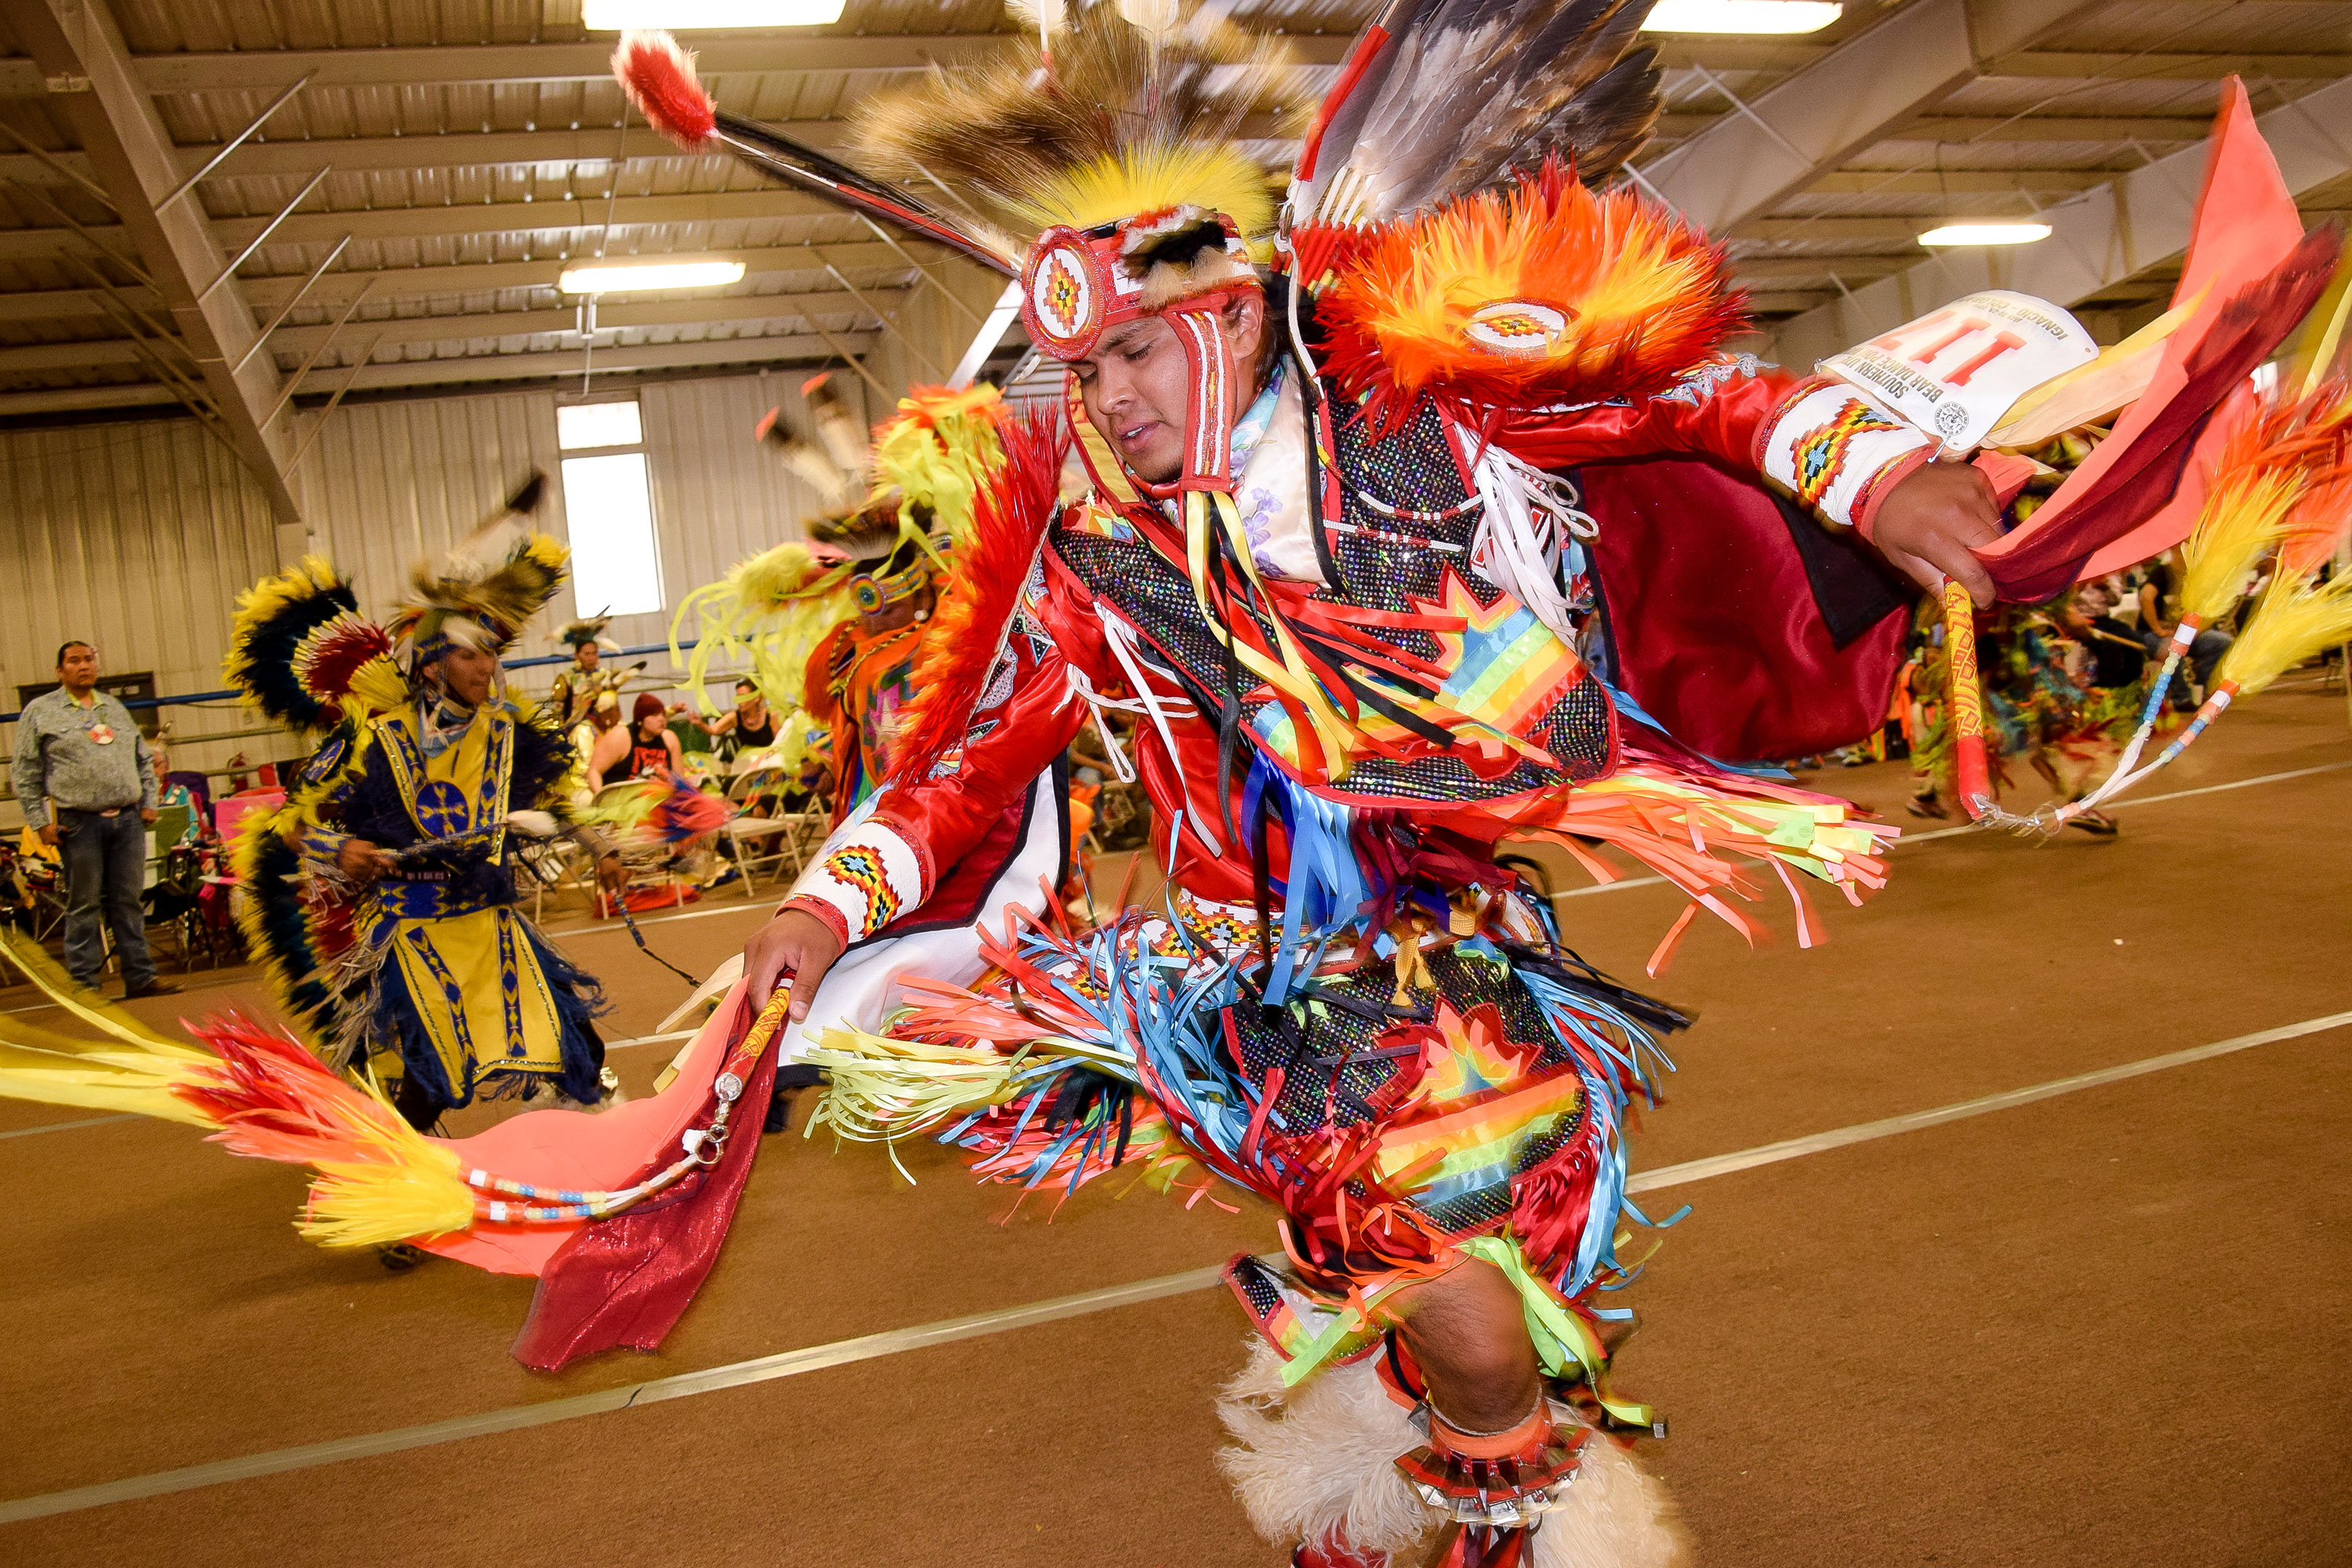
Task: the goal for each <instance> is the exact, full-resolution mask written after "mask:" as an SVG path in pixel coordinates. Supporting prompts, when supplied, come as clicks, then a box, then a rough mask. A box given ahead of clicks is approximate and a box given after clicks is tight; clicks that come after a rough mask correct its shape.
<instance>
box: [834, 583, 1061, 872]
mask: <svg viewBox="0 0 2352 1568" xmlns="http://www.w3.org/2000/svg"><path fill="white" fill-rule="evenodd" d="M1011 646H1012V648H1013V653H1014V669H1013V692H1012V695H1011V696H1009V697H1007V698H1005V699H1004V700H1003V701H1002V702H1000V703H997V704H995V705H993V706H992V707H988V708H984V709H982V710H978V711H976V712H974V713H973V715H972V718H971V728H970V730H968V731H966V735H965V740H964V744H963V751H962V753H961V757H953V758H950V761H951V762H952V763H953V764H954V765H953V766H952V768H950V770H949V771H946V772H942V773H934V774H933V775H932V776H931V777H929V778H927V779H922V780H919V781H917V782H915V783H912V784H893V785H891V786H890V787H889V788H887V789H886V790H884V791H883V792H882V798H881V800H880V802H879V803H878V804H877V805H876V806H875V809H874V816H875V817H876V819H877V820H879V821H881V822H885V823H887V824H888V825H889V826H892V827H894V828H896V829H898V833H899V834H900V836H901V837H904V838H905V839H906V840H907V841H908V843H909V844H910V845H912V846H913V847H915V851H916V854H917V855H918V856H919V858H920V859H921V861H922V864H923V886H924V888H925V889H926V891H928V890H929V889H933V888H936V887H937V886H938V885H939V882H940V878H941V877H942V876H943V875H944V874H945V873H946V872H947V871H948V870H950V868H953V867H954V866H955V865H956V863H957V862H958V861H960V860H961V859H962V858H964V856H965V855H966V854H967V853H968V852H970V851H971V848H972V847H973V846H975V845H977V844H978V843H979V842H980V841H981V840H982V838H984V837H987V836H988V834H989V833H990V831H991V830H992V829H993V828H994V827H995V826H996V825H997V824H998V823H999V822H1001V821H1003V818H1004V816H1005V815H1006V814H1007V813H1008V812H1014V813H1017V812H1018V811H1019V810H1020V809H1021V805H1022V802H1023V801H1024V799H1025V798H1026V796H1027V795H1028V793H1029V786H1030V785H1031V784H1034V783H1035V782H1036V779H1037V775H1038V774H1039V773H1044V772H1045V770H1046V769H1048V768H1050V767H1052V766H1053V765H1054V760H1055V758H1056V757H1059V756H1060V755H1061V754H1062V753H1063V752H1065V751H1067V750H1068V749H1069V744H1070V742H1071V741H1072V740H1074V739H1076V736H1077V732H1078V726H1079V724H1080V723H1081V722H1082V721H1084V720H1085V718H1086V715H1087V706H1086V704H1085V703H1084V702H1081V701H1079V700H1077V698H1076V697H1075V696H1073V695H1072V694H1071V690H1070V682H1069V677H1068V674H1067V669H1066V663H1065V661H1064V659H1063V657H1062V654H1061V651H1060V650H1059V649H1058V648H1055V647H1052V646H1051V645H1048V646H1047V647H1046V648H1045V650H1044V652H1043V655H1042V657H1041V656H1040V652H1039V650H1038V648H1037V647H1035V646H1034V644H1032V643H1031V641H1030V640H1029V638H1028V637H1026V636H1025V635H1024V633H1023V632H1021V631H1019V630H1017V629H1016V630H1015V631H1014V632H1013V641H1012V644H1011ZM943 765H945V764H943Z"/></svg>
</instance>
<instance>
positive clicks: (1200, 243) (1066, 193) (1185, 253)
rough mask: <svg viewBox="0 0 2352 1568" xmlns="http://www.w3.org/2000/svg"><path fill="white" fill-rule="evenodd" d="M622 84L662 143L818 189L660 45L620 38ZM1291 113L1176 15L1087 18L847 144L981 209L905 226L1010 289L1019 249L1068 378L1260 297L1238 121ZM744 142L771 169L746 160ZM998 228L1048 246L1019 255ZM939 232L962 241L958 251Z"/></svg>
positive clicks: (835, 179) (868, 117)
mask: <svg viewBox="0 0 2352 1568" xmlns="http://www.w3.org/2000/svg"><path fill="white" fill-rule="evenodd" d="M1130 16H1135V17H1138V18H1140V25H1139V22H1138V21H1137V20H1130V19H1129V17H1130ZM614 71H615V73H616V74H617V75H619V77H620V78H621V80H622V83H623V85H624V86H625V87H626V88H627V89H628V90H629V93H630V96H631V98H632V100H634V101H635V103H636V104H637V106H638V107H639V108H640V109H642V110H644V111H645V114H646V118H647V119H648V120H649V121H652V122H653V124H654V125H655V127H656V129H658V130H661V131H663V132H667V134H669V135H670V136H672V137H673V138H674V139H676V140H677V141H679V142H682V143H684V144H685V145H687V146H689V147H696V148H700V147H705V146H708V145H710V144H712V143H713V142H717V143H719V144H720V145H724V146H726V147H728V148H729V149H730V150H732V151H735V152H736V153H739V155H741V156H743V157H745V158H746V160H747V161H749V162H751V163H755V164H757V165H758V166H760V167H761V168H763V169H766V170H768V171H769V172H771V173H773V174H778V175H779V176H780V177H782V178H784V179H787V180H790V181H793V183H795V184H803V185H809V184H811V181H810V179H809V178H808V168H809V166H810V165H811V163H812V160H814V159H818V158H821V157H822V155H821V154H815V153H810V152H809V150H807V149H804V148H797V147H793V149H792V153H791V157H790V160H789V161H790V162H791V163H793V167H792V168H780V167H778V166H777V165H776V163H775V162H774V159H773V157H772V155H771V154H772V150H773V148H774V146H775V145H776V144H777V143H778V142H782V138H779V137H777V136H776V135H775V133H774V132H768V131H766V130H764V128H758V127H753V126H751V124H750V122H748V121H737V120H735V119H734V117H731V116H729V115H727V114H725V113H724V112H723V111H721V110H717V109H716V108H715V106H713V105H712V104H711V103H710V100H709V98H708V97H707V95H705V94H704V93H703V92H702V90H701V89H700V87H699V85H698V83H697V82H696V81H695V80H694V78H693V73H692V66H691V63H690V62H689V61H688V60H687V59H686V58H685V57H683V56H682V55H680V54H679V53H678V52H677V49H676V47H675V46H672V45H670V44H668V42H667V39H663V38H659V37H657V36H652V35H642V34H631V35H626V36H625V37H624V38H623V40H622V45H621V49H620V52H619V53H618V54H616V55H615V56H614ZM1285 95H1287V96H1290V97H1293V98H1295V97H1296V96H1297V84H1296V80H1295V78H1294V75H1293V73H1291V72H1290V71H1289V69H1288V68H1286V67H1285V66H1283V65H1282V64H1281V63H1280V54H1279V46H1278V45H1277V44H1276V43H1274V42H1273V41H1271V40H1258V39H1253V38H1251V37H1248V36H1247V35H1245V34H1243V33H1242V32H1240V31H1239V30H1237V29H1235V28H1234V27H1232V26H1228V25H1227V24H1225V23H1223V22H1222V21H1218V20H1215V19H1213V18H1212V17H1209V16H1205V15H1202V14H1200V13H1197V12H1189V13H1188V12H1186V11H1184V10H1181V9H1180V8H1179V7H1178V6H1176V5H1172V4H1171V5H1164V6H1163V7H1150V6H1147V5H1143V4H1141V3H1140V0H1124V4H1121V3H1118V0H1080V3H1079V4H1077V5H1075V6H1073V7H1071V8H1070V9H1069V11H1068V13H1067V26H1066V27H1064V28H1062V29H1061V30H1060V31H1057V32H1053V33H1052V34H1051V36H1050V38H1049V39H1047V40H1045V47H1040V45H1039V44H1038V43H1032V42H1026V41H1024V43H1021V44H1013V43H1011V42H1009V41H1008V43H1007V46H1006V47H1005V49H1004V50H1003V53H1002V54H1001V55H1000V56H999V57H997V58H994V59H992V60H987V61H983V62H981V63H979V64H977V65H972V66H966V67H962V68H959V69H958V70H956V71H955V72H954V73H952V74H950V73H948V72H945V71H941V70H938V69H934V70H933V71H932V72H931V73H930V75H929V77H928V78H927V79H925V80H924V82H923V83H922V84H921V85H920V86H919V87H916V88H913V89H908V90H907V91H904V92H898V93H890V94H884V95H878V96H877V97H876V98H872V99H869V100H866V104H865V105H864V106H862V107H861V109H860V110H859V114H858V122H857V129H856V138H857V142H858V145H859V147H860V149H861V151H863V152H864V153H866V157H867V159H868V161H869V162H870V163H872V164H873V165H874V166H875V167H876V169H877V171H878V172H880V173H882V174H885V175H887V176H891V177H895V178H898V179H900V180H920V181H923V182H925V183H927V184H936V185H939V186H940V188H942V189H943V190H948V191H950V193H952V191H953V189H954V188H955V187H957V186H961V188H962V189H963V190H965V191H968V192H970V193H971V195H972V196H973V197H974V198H976V200H977V201H979V202H980V203H981V204H982V205H984V206H985V207H986V208H988V209H989V210H988V212H987V215H986V216H985V217H984V218H981V219H980V220H979V221H977V222H974V221H970V220H966V221H964V222H962V223H961V224H958V223H957V222H956V221H955V220H951V219H949V218H945V217H943V216H940V215H938V214H935V213H932V212H930V211H929V209H925V210H924V212H923V213H922V215H921V216H922V221H921V222H920V223H915V224H908V226H910V227H913V228H914V229H915V230H916V232H918V233H921V234H925V235H927V236H929V237H933V238H940V239H945V240H947V242H948V243H951V244H956V245H957V246H958V247H959V248H961V249H962V250H964V251H965V252H966V254H980V253H983V252H993V253H994V254H995V255H996V257H997V258H998V259H997V263H996V264H997V265H998V266H999V267H1000V268H1003V269H1004V270H1008V271H1009V270H1011V268H1010V267H1009V266H1008V265H1007V262H1008V261H1009V259H1010V258H1011V257H1013V255H1016V254H1018V253H1019V249H1021V248H1025V249H1026V251H1027V263H1026V265H1025V267H1024V268H1023V269H1022V282H1023V294H1024V299H1023V305H1022V313H1023V316H1024V320H1025V321H1026V322H1027V324H1028V326H1029V329H1030V332H1031V335H1032V336H1033V337H1034V339H1035V340H1036V341H1037V342H1038V343H1039V345H1040V346H1041V347H1043V348H1045V350H1046V352H1048V353H1054V354H1055V355H1057V356H1058V357H1061V358H1064V359H1076V358H1077V357H1079V356H1080V355H1082V354H1083V353H1086V351H1087V349H1088V348H1089V347H1091V346H1092V344H1093V342H1094V340H1095V338H1096V337H1097V336H1098V335H1099V334H1100V333H1101V331H1102V330H1103V329H1104V327H1106V326H1107V325H1110V324H1114V323H1116V322H1117V321H1119V320H1122V319H1125V318H1127V317H1131V316H1134V315H1139V314H1143V313H1147V312H1149V311H1154V310H1163V309H1165V308H1167V307H1168V306H1170V305H1171V304H1173V303H1175V302H1177V301H1178V300H1182V299H1185V298H1188V297H1191V296H1195V295H1199V294H1203V293H1209V292H1213V291H1215V290H1218V289H1223V288H1228V287H1234V286H1255V283H1256V274H1255V270H1254V268H1253V262H1264V261H1265V260H1268V259H1270V258H1271V257H1272V255H1273V247H1272V241H1273V231H1274V202H1273V198H1272V195H1271V194H1270V192H1269V189H1268V185H1267V171H1266V170H1265V168H1264V167H1263V166H1262V165H1261V164H1260V163H1258V162H1257V160H1256V159H1255V158H1254V157H1252V156H1250V154H1249V153H1247V152H1246V151H1245V150H1244V148H1243V147H1241V146H1240V145H1239V144H1238V143H1237V142H1234V140H1233V138H1234V134H1235V132H1237V131H1238V130H1240V129H1241V126H1242V121H1243V120H1244V117H1246V116H1247V115H1249V114H1251V113H1253V112H1255V110H1258V109H1260V108H1261V107H1262V106H1264V105H1265V104H1266V103H1267V102H1269V101H1271V100H1277V99H1280V98H1282V97H1284V96H1285ZM754 132H756V133H757V135H758V137H759V138H761V141H760V147H761V149H765V150H766V151H754V150H753V149H752V148H751V145H750V139H751V136H752V134H753V133H754ZM783 145H785V146H788V147H790V146H791V145H792V144H791V143H789V142H783ZM824 162H826V163H831V162H832V161H831V160H824ZM852 181H855V184H854V185H853V184H852V183H851V182H852ZM822 188H824V189H825V190H826V191H827V192H828V193H829V194H831V195H834V196H835V198H836V199H840V200H843V201H844V202H845V204H846V205H852V206H856V207H858V208H859V209H860V210H865V211H868V212H876V211H878V210H879V209H877V207H876V206H875V205H874V204H875V201H876V199H877V195H878V196H879V198H880V199H882V200H885V201H887V202H890V203H891V204H893V205H897V206H900V207H904V206H906V205H909V204H911V203H912V201H913V198H911V197H909V196H908V195H906V194H905V193H904V192H903V191H902V190H898V189H896V188H894V187H891V186H888V185H887V184H880V183H878V182H877V181H874V180H872V179H868V178H866V177H864V176H860V175H855V174H853V173H852V172H849V171H846V170H843V169H841V168H840V167H839V166H838V165H835V166H834V168H833V169H832V170H831V171H829V172H828V173H827V174H826V176H825V181H824V184H823V186H822ZM959 199H960V198H959ZM883 216H898V215H893V214H889V213H885V214H883ZM898 221H900V222H902V223H905V222H906V221H907V220H906V219H905V218H904V216H898ZM997 225H1002V226H1004V227H1005V228H1007V229H1010V230H1011V231H1013V232H1015V233H1019V234H1021V235H1024V237H1025V236H1038V235H1039V234H1040V231H1041V230H1042V231H1043V234H1042V237H1038V238H1037V239H1035V240H1034V243H1028V244H1026V245H1025V246H1024V247H1014V246H1011V245H1008V244H1006V243H1005V242H1004V241H1003V238H1002V237H1000V235H999V232H998V229H997ZM942 226H946V227H949V228H960V229H961V232H960V233H959V234H957V236H956V237H953V238H950V237H948V236H947V235H946V234H943V233H942V232H941V229H942Z"/></svg>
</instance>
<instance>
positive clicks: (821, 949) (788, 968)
mask: <svg viewBox="0 0 2352 1568" xmlns="http://www.w3.org/2000/svg"><path fill="white" fill-rule="evenodd" d="M840 956H841V939H840V938H839V937H837V936H835V935H834V934H833V928H832V927H831V926H829V925H827V924H825V923H824V921H821V920H819V919H817V918H816V916H814V915H813V914H810V913H808V912H807V911H806V910H778V911H776V918H775V919H774V920H772V921H769V922H768V923H767V924H766V925H763V926H761V928H760V929H759V931H757V932H756V933H754V935H753V936H752V938H751V941H750V942H746V943H744V944H743V983H744V985H745V987H746V991H745V994H747V995H748V996H750V997H751V1002H752V1004H753V1005H755V1006H757V1005H764V1004H765V1003H766V1002H767V1000H768V998H769V997H770V996H772V995H773V994H775V989H776V986H777V984H778V983H779V982H780V981H782V979H783V978H784V976H786V975H788V974H789V975H791V976H792V977H793V1005H792V1008H791V1011H790V1012H789V1013H788V1014H787V1016H788V1017H790V1018H791V1020H792V1021H793V1023H795V1024H797V1023H799V1022H800V1021H801V1020H802V1019H803V1018H804V1017H806V1016H808V1010H809V1002H810V999H811V998H813V997H814V996H815V995H816V988H817V986H818V985H819V984H821V983H822V982H823V981H824V972H825V971H826V970H828V969H831V968H832V967H833V963H834V960H835V959H837V958H839V957H840Z"/></svg>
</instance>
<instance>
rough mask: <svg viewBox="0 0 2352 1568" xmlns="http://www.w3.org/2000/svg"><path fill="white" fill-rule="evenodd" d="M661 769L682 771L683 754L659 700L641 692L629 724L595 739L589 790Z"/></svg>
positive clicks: (684, 763)
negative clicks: (671, 731) (670, 729)
mask: <svg viewBox="0 0 2352 1568" xmlns="http://www.w3.org/2000/svg"><path fill="white" fill-rule="evenodd" d="M664 769H667V770H669V771H670V772H672V773H683V772H685V770H686V753H685V752H684V750H683V749H682V748H681V747H680V746H679V745H678V743H677V736H676V735H673V734H671V733H670V731H669V715H668V714H667V712H666V711H664V710H663V708H662V700H661V699H660V698H658V697H656V696H655V695H654V694H653V693H652V692H650V691H641V692H639V693H637V700H636V706H635V709H634V710H632V711H631V714H630V719H629V722H628V724H626V725H625V726H622V725H615V726H614V727H613V728H612V729H610V730H607V731H604V734H603V735H601V736H599V737H598V738H597V741H596V749H595V751H594V752H593V753H592V754H591V755H590V757H589V759H588V787H589V789H590V790H592V791H593V790H601V789H603V788H604V786H605V785H607V784H619V783H621V782H622V781H623V780H625V779H636V778H643V777H645V776H646V774H647V773H659V772H661V771H662V770H664Z"/></svg>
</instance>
